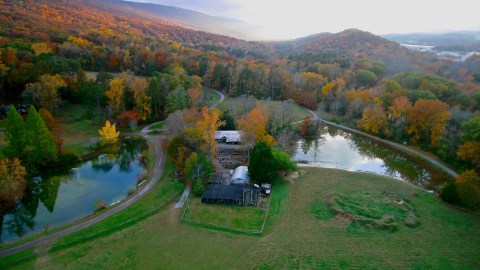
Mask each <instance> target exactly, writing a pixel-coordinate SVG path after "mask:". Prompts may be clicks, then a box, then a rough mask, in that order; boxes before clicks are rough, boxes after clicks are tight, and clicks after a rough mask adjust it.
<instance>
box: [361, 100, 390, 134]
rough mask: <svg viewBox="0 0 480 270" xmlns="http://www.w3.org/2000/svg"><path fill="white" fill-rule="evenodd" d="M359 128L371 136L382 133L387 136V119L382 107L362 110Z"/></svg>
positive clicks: (376, 106) (388, 131)
mask: <svg viewBox="0 0 480 270" xmlns="http://www.w3.org/2000/svg"><path fill="white" fill-rule="evenodd" d="M359 124H360V127H361V128H363V129H364V130H366V131H369V132H371V133H373V134H379V133H380V132H382V131H383V133H384V134H386V135H389V134H390V129H389V128H388V119H387V115H386V114H385V111H384V110H383V107H381V106H379V105H374V106H371V107H368V108H365V110H363V114H362V120H360V123H359Z"/></svg>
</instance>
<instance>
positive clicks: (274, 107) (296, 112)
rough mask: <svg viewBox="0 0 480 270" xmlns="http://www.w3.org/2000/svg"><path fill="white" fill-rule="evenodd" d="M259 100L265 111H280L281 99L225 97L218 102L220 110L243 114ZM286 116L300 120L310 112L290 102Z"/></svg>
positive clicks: (237, 114)
mask: <svg viewBox="0 0 480 270" xmlns="http://www.w3.org/2000/svg"><path fill="white" fill-rule="evenodd" d="M257 102H259V103H260V104H261V105H263V106H264V107H265V108H266V109H267V111H269V112H275V113H278V114H281V113H282V109H281V108H282V107H283V106H284V105H283V103H282V101H276V100H258V99H256V98H254V97H251V96H250V97H248V98H246V97H225V101H224V102H223V103H222V104H220V108H222V110H229V111H233V113H234V114H235V115H236V116H240V115H243V114H244V113H245V112H246V113H248V112H249V111H250V110H251V109H253V108H254V107H255V106H256V103H257ZM287 114H288V118H290V119H292V120H293V121H294V122H295V121H300V120H303V119H305V117H307V116H311V114H310V113H309V112H308V111H307V110H306V109H305V108H303V107H301V106H299V105H297V104H294V103H293V104H291V110H290V111H288V112H287Z"/></svg>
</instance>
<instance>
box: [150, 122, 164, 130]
mask: <svg viewBox="0 0 480 270" xmlns="http://www.w3.org/2000/svg"><path fill="white" fill-rule="evenodd" d="M163 128H164V122H163V121H162V122H159V123H156V124H155V125H152V126H150V127H149V128H148V130H155V129H163Z"/></svg>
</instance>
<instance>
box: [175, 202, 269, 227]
mask: <svg viewBox="0 0 480 270" xmlns="http://www.w3.org/2000/svg"><path fill="white" fill-rule="evenodd" d="M265 203H266V204H267V203H268V202H265ZM265 215H266V210H262V209H261V208H259V207H238V206H230V205H212V204H202V203H201V202H200V198H191V199H190V200H189V208H188V210H187V211H186V212H185V215H184V217H183V221H185V222H186V223H190V224H194V225H199V226H204V227H210V228H219V229H224V230H227V231H236V232H245V233H249V232H254V231H261V230H262V225H263V221H264V219H265Z"/></svg>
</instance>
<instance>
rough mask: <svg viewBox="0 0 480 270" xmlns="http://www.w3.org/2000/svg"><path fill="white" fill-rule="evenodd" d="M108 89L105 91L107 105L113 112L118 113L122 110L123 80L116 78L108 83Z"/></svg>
mask: <svg viewBox="0 0 480 270" xmlns="http://www.w3.org/2000/svg"><path fill="white" fill-rule="evenodd" d="M109 86H110V88H109V89H108V90H107V91H105V96H106V97H107V99H108V105H110V106H112V108H113V110H114V111H115V112H120V111H121V110H122V109H123V96H124V94H125V79H124V78H120V77H119V78H116V79H113V80H112V81H111V82H110V83H109Z"/></svg>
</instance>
